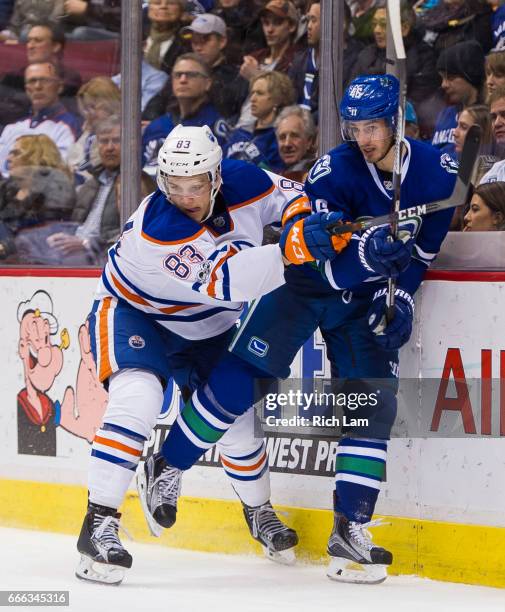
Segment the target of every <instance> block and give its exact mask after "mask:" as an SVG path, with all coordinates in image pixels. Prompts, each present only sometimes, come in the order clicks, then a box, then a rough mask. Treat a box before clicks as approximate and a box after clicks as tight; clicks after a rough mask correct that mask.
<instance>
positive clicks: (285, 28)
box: [240, 0, 298, 81]
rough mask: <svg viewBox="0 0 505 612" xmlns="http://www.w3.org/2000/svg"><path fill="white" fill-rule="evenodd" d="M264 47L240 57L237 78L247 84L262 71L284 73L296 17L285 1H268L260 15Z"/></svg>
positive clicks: (290, 58) (291, 50)
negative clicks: (265, 42) (265, 44)
mask: <svg viewBox="0 0 505 612" xmlns="http://www.w3.org/2000/svg"><path fill="white" fill-rule="evenodd" d="M260 17H261V25H262V27H263V32H264V34H265V38H266V41H267V46H266V47H265V48H263V49H260V50H259V51H255V52H253V53H251V55H246V56H244V61H243V62H242V66H241V68H240V74H241V75H242V76H243V77H244V78H245V79H247V80H248V81H250V80H251V79H252V78H253V77H254V76H256V75H257V74H258V73H259V72H261V71H262V70H265V69H268V70H277V72H288V70H289V67H290V65H291V62H292V61H293V58H294V55H295V52H296V50H297V49H296V47H295V46H294V45H293V40H294V37H295V34H296V31H297V28H298V13H297V11H296V8H295V6H294V5H293V3H292V2H290V1H289V0H270V2H268V4H267V5H266V6H265V8H264V9H263V10H262V11H261V12H260Z"/></svg>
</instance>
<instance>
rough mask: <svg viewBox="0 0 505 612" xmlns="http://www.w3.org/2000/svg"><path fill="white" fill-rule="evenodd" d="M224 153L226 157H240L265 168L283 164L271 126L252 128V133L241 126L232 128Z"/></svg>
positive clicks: (280, 166)
mask: <svg viewBox="0 0 505 612" xmlns="http://www.w3.org/2000/svg"><path fill="white" fill-rule="evenodd" d="M224 155H225V157H226V158H228V159H241V160H243V161H248V162H251V163H253V164H255V165H256V166H260V167H261V168H266V169H271V168H282V166H283V161H282V159H281V157H280V155H279V148H278V146H277V138H276V136H275V130H274V128H273V127H267V128H262V129H259V130H254V132H252V133H251V132H249V131H248V130H244V129H243V128H237V129H236V130H233V132H232V133H231V134H230V137H229V139H228V141H227V143H226V147H225V150H224Z"/></svg>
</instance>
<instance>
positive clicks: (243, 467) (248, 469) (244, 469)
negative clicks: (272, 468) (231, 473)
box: [220, 452, 267, 472]
mask: <svg viewBox="0 0 505 612" xmlns="http://www.w3.org/2000/svg"><path fill="white" fill-rule="evenodd" d="M266 456H267V454H266V452H264V453H263V454H262V455H261V458H260V460H259V461H258V462H257V463H254V464H253V465H235V464H234V463H232V462H231V461H228V460H227V459H225V458H224V457H223V455H221V457H220V459H221V463H222V464H223V465H225V466H226V467H229V468H231V469H232V470H237V471H238V472H252V471H253V470H257V469H258V468H259V467H260V466H261V464H262V463H264V462H265V459H266Z"/></svg>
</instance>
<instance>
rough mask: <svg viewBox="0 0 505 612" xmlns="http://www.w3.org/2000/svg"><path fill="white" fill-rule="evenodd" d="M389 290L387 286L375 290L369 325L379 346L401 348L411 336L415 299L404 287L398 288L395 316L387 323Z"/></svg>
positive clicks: (391, 348) (369, 314) (369, 313)
mask: <svg viewBox="0 0 505 612" xmlns="http://www.w3.org/2000/svg"><path fill="white" fill-rule="evenodd" d="M387 292H388V290H387V288H383V289H379V290H378V291H376V292H375V295H374V296H373V300H372V305H371V306H370V309H369V310H368V315H367V317H368V327H369V328H370V331H371V332H372V334H373V336H374V340H375V342H376V343H377V344H378V345H379V346H381V347H382V348H384V349H388V350H393V349H399V348H400V347H401V346H403V345H404V344H405V343H406V342H407V341H408V339H409V338H410V334H411V333H412V320H413V318H414V300H413V299H412V296H411V295H410V293H408V292H407V291H405V290H404V289H396V291H395V306H394V317H393V319H392V320H391V321H390V322H389V323H387V321H386V310H387V306H386V296H387Z"/></svg>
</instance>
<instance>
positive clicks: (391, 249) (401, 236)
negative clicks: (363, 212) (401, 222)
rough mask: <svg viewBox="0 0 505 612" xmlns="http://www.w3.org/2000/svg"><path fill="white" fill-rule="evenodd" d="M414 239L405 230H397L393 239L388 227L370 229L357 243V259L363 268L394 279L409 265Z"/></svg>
mask: <svg viewBox="0 0 505 612" xmlns="http://www.w3.org/2000/svg"><path fill="white" fill-rule="evenodd" d="M413 248H414V237H413V236H412V234H411V233H410V232H409V231H408V230H407V229H401V228H400V229H399V231H398V238H397V239H396V240H394V239H393V236H392V235H391V231H390V228H389V226H388V225H381V226H380V227H371V228H370V229H369V230H367V231H366V232H365V233H364V234H363V236H361V239H360V243H359V258H360V261H361V264H362V265H363V267H364V268H365V269H366V270H368V271H369V272H375V273H376V274H380V275H381V276H385V277H392V278H396V277H397V276H399V275H400V274H401V273H402V272H403V271H404V270H405V269H406V268H407V267H408V265H409V264H410V259H411V257H412V250H413Z"/></svg>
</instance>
